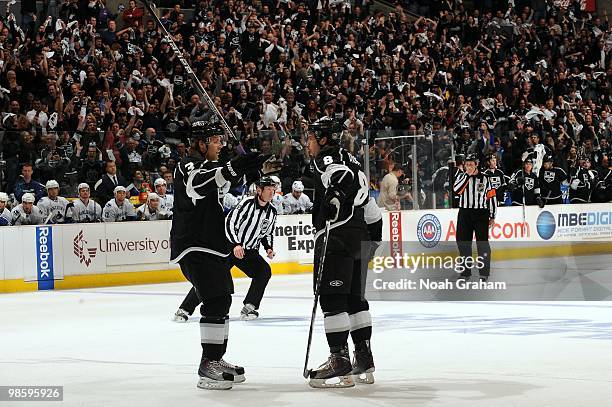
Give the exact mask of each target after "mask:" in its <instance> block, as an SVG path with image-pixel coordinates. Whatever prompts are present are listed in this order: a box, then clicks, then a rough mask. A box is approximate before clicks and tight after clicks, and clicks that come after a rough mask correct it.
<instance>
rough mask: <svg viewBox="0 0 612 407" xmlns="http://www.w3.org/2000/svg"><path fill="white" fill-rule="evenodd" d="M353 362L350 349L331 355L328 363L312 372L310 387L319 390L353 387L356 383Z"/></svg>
mask: <svg viewBox="0 0 612 407" xmlns="http://www.w3.org/2000/svg"><path fill="white" fill-rule="evenodd" d="M352 370H353V368H352V366H351V361H350V359H349V354H348V348H347V347H345V348H343V349H341V350H340V352H334V353H332V354H331V355H329V359H327V362H325V363H323V364H322V365H321V366H319V367H318V368H317V369H314V370H311V371H310V382H309V383H308V384H309V385H310V387H314V388H318V389H326V388H343V387H353V386H355V382H354V381H353V378H352V376H351V371H352Z"/></svg>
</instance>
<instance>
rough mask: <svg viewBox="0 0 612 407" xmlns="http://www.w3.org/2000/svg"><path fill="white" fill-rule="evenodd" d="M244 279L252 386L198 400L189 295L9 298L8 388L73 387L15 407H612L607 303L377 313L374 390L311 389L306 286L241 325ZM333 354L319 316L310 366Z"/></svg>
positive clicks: (108, 291)
mask: <svg viewBox="0 0 612 407" xmlns="http://www.w3.org/2000/svg"><path fill="white" fill-rule="evenodd" d="M249 281H250V280H248V279H239V280H236V295H235V296H234V303H233V305H232V323H231V326H230V342H229V351H228V354H227V355H226V360H228V361H230V362H232V363H236V364H240V365H243V366H245V368H246V376H247V382H246V383H244V384H242V385H235V386H234V388H233V389H232V390H230V391H206V390H201V389H198V388H196V382H197V375H196V371H197V367H198V363H199V360H200V353H201V347H200V345H199V327H198V318H197V317H192V319H191V320H190V321H189V322H188V323H186V324H177V323H174V322H171V321H170V317H171V315H172V314H173V313H174V311H175V310H176V309H177V307H178V305H179V304H180V302H181V300H182V297H183V295H184V294H186V293H187V290H188V289H189V286H188V285H187V283H176V284H161V285H147V286H130V287H113V288H98V289H83V290H72V291H53V292H35V293H20V294H4V295H0V310H1V311H0V327H1V328H0V329H1V330H0V385H63V386H64V402H61V403H44V402H36V403H26V402H20V403H16V404H15V405H18V406H27V405H34V406H43V405H56V406H57V405H62V406H147V407H153V406H172V407H183V406H206V407H213V406H308V407H313V406H321V407H323V406H330V405H332V406H334V407H340V406H347V407H359V406H452V407H461V406H470V407H475V406H483V407H484V406H486V407H501V406H521V407H523V406H537V407H544V406H551V407H553V406H554V407H561V406H572V407H575V406H589V407H593V406H610V405H611V404H610V403H611V402H610V400H611V399H612V303H611V302H588V303H586V302H564V303H535V302H533V303H525V302H521V303H511V302H480V303H475V302H462V303H457V302H455V303H440V302H438V303H435V302H430V303H422V302H375V303H372V304H371V309H372V314H373V321H374V337H373V340H372V347H373V352H374V358H375V362H376V367H377V370H376V373H375V376H376V380H377V382H376V383H375V384H374V385H361V386H358V387H355V388H350V389H343V390H328V389H324V390H323V389H317V390H315V389H311V388H309V387H308V385H307V383H306V381H305V380H304V379H303V378H302V366H303V362H304V351H305V345H306V339H307V335H308V323H309V318H310V311H311V308H312V296H311V276H309V275H299V276H273V278H272V280H271V281H270V285H269V288H268V291H267V296H266V297H265V298H264V301H263V303H262V307H261V309H260V311H261V318H260V319H258V320H255V321H240V320H237V318H236V316H237V314H238V313H239V311H240V308H241V306H242V299H243V295H244V294H245V293H246V289H247V286H248V284H249ZM327 355H328V350H327V347H326V344H325V337H324V333H323V322H322V317H321V314H320V312H319V318H318V319H317V324H316V327H315V338H314V342H313V352H312V356H311V363H310V364H311V367H313V366H314V365H315V364H316V365H318V364H320V363H321V362H323V361H324V360H325V359H326V357H327ZM8 405H10V403H7V402H0V407H2V406H8Z"/></svg>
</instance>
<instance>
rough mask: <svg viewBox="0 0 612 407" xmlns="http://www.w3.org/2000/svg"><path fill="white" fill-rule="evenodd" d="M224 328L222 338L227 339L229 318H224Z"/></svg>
mask: <svg viewBox="0 0 612 407" xmlns="http://www.w3.org/2000/svg"><path fill="white" fill-rule="evenodd" d="M224 328H225V329H224V335H225V338H224V339H227V338H228V337H229V319H226V320H225V325H224Z"/></svg>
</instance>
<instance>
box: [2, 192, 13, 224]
mask: <svg viewBox="0 0 612 407" xmlns="http://www.w3.org/2000/svg"><path fill="white" fill-rule="evenodd" d="M8 200H9V197H8V195H7V194H6V192H0V226H8V225H10V223H11V219H12V216H11V212H10V211H9V210H8V208H7V207H6V205H7V204H8Z"/></svg>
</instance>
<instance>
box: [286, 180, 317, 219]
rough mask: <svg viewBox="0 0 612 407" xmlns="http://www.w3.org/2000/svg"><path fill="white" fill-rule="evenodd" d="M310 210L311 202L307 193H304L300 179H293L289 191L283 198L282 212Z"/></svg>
mask: <svg viewBox="0 0 612 407" xmlns="http://www.w3.org/2000/svg"><path fill="white" fill-rule="evenodd" d="M310 210H312V202H311V201H310V198H308V195H306V194H304V184H303V183H302V181H294V182H293V184H292V185H291V192H290V193H288V194H287V195H285V197H284V198H283V214H285V215H289V214H297V213H307V212H310Z"/></svg>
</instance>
